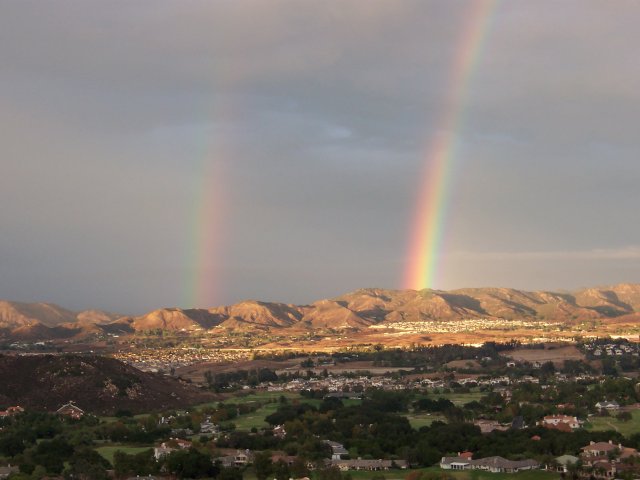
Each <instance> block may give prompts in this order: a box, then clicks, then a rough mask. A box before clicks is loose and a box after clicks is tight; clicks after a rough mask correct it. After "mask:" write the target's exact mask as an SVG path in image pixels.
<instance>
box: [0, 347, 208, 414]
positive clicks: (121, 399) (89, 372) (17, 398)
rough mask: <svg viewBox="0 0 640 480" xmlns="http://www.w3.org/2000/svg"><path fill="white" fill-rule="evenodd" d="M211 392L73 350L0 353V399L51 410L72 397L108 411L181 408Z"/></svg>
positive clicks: (98, 410) (85, 407)
mask: <svg viewBox="0 0 640 480" xmlns="http://www.w3.org/2000/svg"><path fill="white" fill-rule="evenodd" d="M211 399H212V396H211V395H210V394H208V393H205V392H202V391H200V390H198V389H197V388H195V387H193V386H191V385H189V384H185V383H183V382H181V381H179V380H176V379H174V378H170V377H165V376H162V375H158V374H153V373H147V372H142V371H140V370H138V369H137V368H134V367H132V366H130V365H127V364H125V363H122V362H120V361H118V360H115V359H112V358H106V357H98V356H79V355H37V356H9V355H0V404H1V405H4V406H7V405H21V406H23V407H25V408H32V409H39V410H48V411H52V410H56V409H58V408H59V407H60V406H61V405H63V404H65V403H67V402H69V401H70V400H71V401H74V402H75V403H76V405H78V406H79V407H80V408H82V409H83V410H85V411H87V412H91V413H95V414H113V413H115V412H117V411H118V410H128V411H130V412H132V413H142V412H148V411H155V410H162V409H168V408H184V407H186V406H188V405H193V404H195V403H200V402H205V401H208V400H211Z"/></svg>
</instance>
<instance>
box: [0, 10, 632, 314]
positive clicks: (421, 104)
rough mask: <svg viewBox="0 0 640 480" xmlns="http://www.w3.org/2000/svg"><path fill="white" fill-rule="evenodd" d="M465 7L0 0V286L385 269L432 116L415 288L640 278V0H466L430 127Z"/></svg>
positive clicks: (311, 289) (44, 297) (244, 290)
mask: <svg viewBox="0 0 640 480" xmlns="http://www.w3.org/2000/svg"><path fill="white" fill-rule="evenodd" d="M478 1H480V0H478ZM477 3H478V2H477V1H475V0H466V1H463V0H415V1H412V0H402V1H396V0H388V1H382V0H367V1H363V0H340V1H337V0H336V1H333V0H322V1H320V0H316V1H312V0H302V1H300V0H291V1H285V0H268V1H267V0H233V1H231V0H229V1H225V0H218V1H199V0H185V1H177V0H174V1H165V0H154V1H150V0H137V1H129V0H126V1H125V0H123V1H117V0H109V1H100V2H98V1H91V0H78V1H67V0H59V1H56V2H42V1H36V0H33V1H32V0H3V1H1V2H0V166H1V170H0V226H1V227H0V298H5V299H10V300H16V301H27V302H32V301H46V302H53V303H57V304H60V305H63V306H65V307H67V308H71V309H78V310H79V309H86V308H100V309H106V310H110V311H115V312H120V313H128V314H133V313H143V312H145V311H148V310H151V309H155V308H160V307H167V306H179V307H211V306H215V305H222V304H230V303H234V302H237V301H240V300H243V299H259V300H266V301H282V302H287V303H298V304H302V303H309V302H312V301H315V300H317V299H320V298H327V297H333V296H337V295H340V294H343V293H346V292H349V291H353V290H356V289H359V288H366V287H380V288H403V287H405V286H407V285H405V284H404V280H403V278H404V276H405V272H406V271H407V269H408V268H409V266H408V264H409V263H410V262H411V261H412V260H411V252H409V245H410V240H411V239H410V237H411V235H412V233H411V232H412V229H413V227H415V223H416V221H420V220H419V213H418V216H417V212H416V208H417V206H416V204H417V201H418V200H417V199H418V197H419V194H420V192H421V189H423V188H425V187H424V185H426V184H427V183H428V181H426V180H425V178H424V176H425V173H424V172H425V171H426V170H425V166H426V165H427V164H428V162H429V161H430V159H429V155H428V152H429V148H430V145H431V144H432V142H433V141H434V138H437V136H438V135H442V134H443V133H445V134H446V133H448V134H451V135H452V136H453V137H454V138H455V141H456V145H457V148H456V151H455V155H453V156H452V158H451V159H450V160H449V165H448V166H449V168H450V179H449V182H448V186H447V190H446V192H445V193H446V195H445V196H446V198H445V201H444V203H445V204H446V210H444V214H443V218H442V222H441V224H440V225H439V228H441V232H440V234H441V235H442V239H443V240H442V244H441V247H440V248H439V250H438V252H437V256H438V262H439V265H440V267H439V274H438V276H437V282H436V284H434V285H433V286H434V287H435V288H441V289H455V288H463V287H482V286H504V287H514V288H520V289H530V290H533V289H546V290H559V289H563V290H564V289H574V288H579V287H586V286H595V285H608V284H615V283H620V282H640V222H638V221H637V219H638V204H639V202H638V200H640V193H638V185H640V161H639V160H638V153H639V152H640V135H639V134H638V132H639V130H638V129H639V125H640V110H639V109H638V105H639V104H640V103H639V102H640V62H638V54H637V45H639V44H640V30H639V29H638V28H637V25H638V24H639V23H640V2H638V1H631V0H617V1H616V2H609V1H602V0H600V1H592V0H563V1H555V0H554V1H552V0H537V1H535V2H531V1H529V0H509V1H491V2H488V3H487V5H488V6H489V9H488V15H487V16H486V18H484V20H485V22H486V24H485V27H483V28H484V30H483V32H482V37H481V38H479V39H478V44H477V45H476V47H477V49H476V50H477V51H476V55H475V57H474V58H473V61H474V63H473V65H470V67H472V68H470V70H469V75H468V76H467V78H465V82H464V89H463V90H461V96H460V98H459V99H458V100H459V101H460V102H461V105H460V110H459V112H458V114H457V117H456V122H455V125H453V126H452V125H450V124H447V123H446V122H443V112H445V111H446V110H447V108H448V106H447V102H448V101H451V99H450V98H449V97H448V95H449V93H450V92H451V89H452V85H451V84H452V82H453V81H455V79H454V78H453V77H452V69H453V68H454V64H455V61H456V58H459V57H460V55H461V54H462V53H463V52H461V50H462V49H464V48H465V45H464V43H462V40H461V38H464V34H465V30H466V29H468V28H470V27H469V25H470V22H473V21H474V20H477V19H474V17H473V14H472V11H473V10H474V8H475V7H476V6H477ZM480 42H481V43H480ZM467 47H468V46H467ZM447 128H448V129H452V128H455V131H449V132H444V131H443V129H447ZM417 219H418V220H417Z"/></svg>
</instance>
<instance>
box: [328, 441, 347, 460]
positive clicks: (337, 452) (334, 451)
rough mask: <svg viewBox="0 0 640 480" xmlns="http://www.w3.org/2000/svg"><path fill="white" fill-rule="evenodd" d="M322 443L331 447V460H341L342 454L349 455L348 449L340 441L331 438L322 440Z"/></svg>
mask: <svg viewBox="0 0 640 480" xmlns="http://www.w3.org/2000/svg"><path fill="white" fill-rule="evenodd" d="M324 443H325V444H326V445H329V447H331V460H342V457H343V455H344V456H347V455H349V451H348V450H347V449H346V448H344V446H343V445H342V444H341V443H338V442H332V441H331V440H324Z"/></svg>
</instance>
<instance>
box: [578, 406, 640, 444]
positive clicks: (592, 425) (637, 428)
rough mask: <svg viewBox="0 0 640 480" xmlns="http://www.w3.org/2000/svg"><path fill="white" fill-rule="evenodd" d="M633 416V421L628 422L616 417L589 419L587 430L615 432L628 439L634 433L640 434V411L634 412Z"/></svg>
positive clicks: (586, 425)
mask: <svg viewBox="0 0 640 480" xmlns="http://www.w3.org/2000/svg"><path fill="white" fill-rule="evenodd" d="M631 416H632V419H631V420H629V421H628V422H623V421H621V420H618V419H617V418H615V417H589V421H588V423H586V424H585V428H587V429H588V430H595V431H603V430H614V431H617V432H620V433H621V434H623V435H624V436H625V437H628V436H629V435H631V434H632V433H637V432H640V410H633V411H632V412H631Z"/></svg>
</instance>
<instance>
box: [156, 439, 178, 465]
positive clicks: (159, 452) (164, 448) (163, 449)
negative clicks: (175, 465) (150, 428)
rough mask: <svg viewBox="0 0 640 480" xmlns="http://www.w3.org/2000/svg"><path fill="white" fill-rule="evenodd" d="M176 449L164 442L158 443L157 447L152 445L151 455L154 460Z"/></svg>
mask: <svg viewBox="0 0 640 480" xmlns="http://www.w3.org/2000/svg"><path fill="white" fill-rule="evenodd" d="M176 450H177V449H176V448H173V447H170V446H168V445H167V444H166V443H162V444H160V446H159V447H153V457H154V458H155V459H156V462H157V461H159V460H160V459H162V458H164V457H166V456H167V455H169V454H170V453H171V452H175V451H176Z"/></svg>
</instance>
